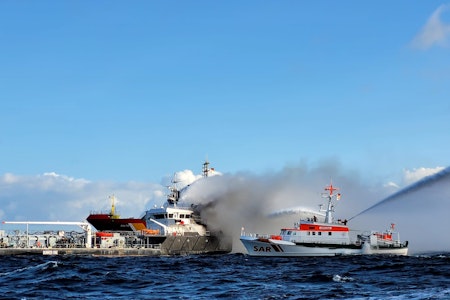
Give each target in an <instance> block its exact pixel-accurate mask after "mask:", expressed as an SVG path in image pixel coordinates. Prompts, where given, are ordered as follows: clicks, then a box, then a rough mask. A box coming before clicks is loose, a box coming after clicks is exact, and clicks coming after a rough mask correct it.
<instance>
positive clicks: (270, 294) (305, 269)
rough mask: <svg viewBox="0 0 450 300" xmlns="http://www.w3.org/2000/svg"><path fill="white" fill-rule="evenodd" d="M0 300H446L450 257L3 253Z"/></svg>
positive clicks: (438, 255) (1, 258)
mask: <svg viewBox="0 0 450 300" xmlns="http://www.w3.org/2000/svg"><path fill="white" fill-rule="evenodd" d="M0 266H1V270H0V297H1V299H215V298H222V299H450V254H429V255H415V256H405V257H403V256H341V257H315V258H314V257H302V258H261V257H250V256H247V255H243V254H227V255H212V256H211V255H189V256H176V257H92V256H3V257H0Z"/></svg>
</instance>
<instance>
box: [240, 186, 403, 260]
mask: <svg viewBox="0 0 450 300" xmlns="http://www.w3.org/2000/svg"><path fill="white" fill-rule="evenodd" d="M325 190H326V191H327V193H325V195H324V196H325V197H326V198H327V199H328V203H327V208H326V209H324V210H323V209H322V208H321V209H320V210H319V213H322V212H325V217H324V218H323V221H322V220H319V219H318V218H317V217H316V216H313V217H311V218H306V219H300V221H299V222H297V223H295V224H294V226H293V227H287V228H282V229H281V231H280V234H279V235H268V234H255V233H250V234H246V233H245V232H244V230H242V233H241V237H240V240H241V242H242V244H243V245H244V247H245V248H246V250H247V252H248V254H249V255H250V256H287V257H296V256H336V255H362V254H389V255H408V242H407V241H406V242H401V241H400V236H399V233H398V232H394V226H395V225H394V224H391V226H390V228H389V229H387V230H386V231H385V232H377V231H372V232H361V233H359V234H354V232H353V231H352V232H351V230H350V228H349V227H348V226H347V220H341V219H338V220H334V217H333V213H334V207H335V206H334V201H335V200H339V199H340V197H341V194H340V193H337V194H335V193H334V192H335V191H336V190H338V188H335V187H333V185H332V184H331V183H330V185H328V186H326V187H325ZM351 233H352V234H351ZM354 236H355V237H354Z"/></svg>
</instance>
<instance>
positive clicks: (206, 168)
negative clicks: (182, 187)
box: [202, 159, 211, 177]
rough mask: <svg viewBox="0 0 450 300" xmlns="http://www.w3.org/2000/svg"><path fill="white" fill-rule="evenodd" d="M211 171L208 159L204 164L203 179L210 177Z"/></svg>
mask: <svg viewBox="0 0 450 300" xmlns="http://www.w3.org/2000/svg"><path fill="white" fill-rule="evenodd" d="M210 170H211V169H210V168H209V161H208V159H206V160H205V162H204V163H203V169H202V172H203V177H208V174H209V171H210Z"/></svg>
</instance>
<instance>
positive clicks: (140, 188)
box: [0, 172, 166, 221]
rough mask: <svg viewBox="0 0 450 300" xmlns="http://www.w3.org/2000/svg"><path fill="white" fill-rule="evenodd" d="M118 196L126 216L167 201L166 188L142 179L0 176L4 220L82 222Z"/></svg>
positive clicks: (53, 174)
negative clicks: (116, 180)
mask: <svg viewBox="0 0 450 300" xmlns="http://www.w3.org/2000/svg"><path fill="white" fill-rule="evenodd" d="M112 194H114V195H115V196H116V198H117V202H116V205H117V210H118V212H119V213H120V214H121V215H122V216H125V217H130V216H133V217H140V216H141V215H142V214H143V212H144V211H145V210H146V209H147V208H149V207H151V206H152V205H153V203H155V204H158V205H159V204H162V203H163V202H164V201H165V194H166V188H165V187H163V186H162V185H159V184H153V183H143V182H125V183H123V182H101V181H99V182H91V181H89V180H86V179H82V178H72V177H69V176H65V175H60V174H56V173H53V172H52V173H45V174H43V175H36V176H19V175H13V174H4V175H2V176H0V199H1V200H2V211H1V212H0V217H1V218H2V220H7V221H16V220H20V221H23V220H36V221H82V220H85V219H86V217H87V216H88V215H89V213H90V212H92V211H108V210H109V209H110V201H109V199H108V197H109V196H110V195H112Z"/></svg>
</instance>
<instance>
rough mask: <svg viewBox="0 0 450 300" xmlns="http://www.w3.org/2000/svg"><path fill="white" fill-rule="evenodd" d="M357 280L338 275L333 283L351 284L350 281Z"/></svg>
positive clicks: (334, 277) (334, 276)
mask: <svg viewBox="0 0 450 300" xmlns="http://www.w3.org/2000/svg"><path fill="white" fill-rule="evenodd" d="M354 280H355V279H354V278H352V277H348V276H341V275H338V274H335V275H333V281H334V282H349V281H354Z"/></svg>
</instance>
